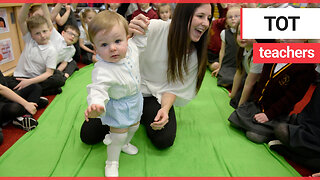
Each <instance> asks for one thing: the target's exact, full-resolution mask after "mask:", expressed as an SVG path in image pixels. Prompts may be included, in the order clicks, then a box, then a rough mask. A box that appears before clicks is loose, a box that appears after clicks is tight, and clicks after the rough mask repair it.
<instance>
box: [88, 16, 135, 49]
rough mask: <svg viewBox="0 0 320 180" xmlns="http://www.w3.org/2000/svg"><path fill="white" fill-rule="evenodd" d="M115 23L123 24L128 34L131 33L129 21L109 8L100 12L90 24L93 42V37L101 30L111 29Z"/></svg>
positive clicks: (90, 35)
mask: <svg viewBox="0 0 320 180" xmlns="http://www.w3.org/2000/svg"><path fill="white" fill-rule="evenodd" d="M115 24H119V25H123V28H124V29H125V31H126V35H128V34H129V32H128V29H129V27H128V22H127V20H126V19H125V18H124V17H122V16H121V15H120V14H118V13H116V12H111V11H108V10H105V11H102V12H100V13H98V14H97V15H96V16H95V17H94V18H93V19H92V20H91V21H90V23H89V24H88V32H89V37H90V41H91V42H92V43H93V39H94V38H95V36H96V34H97V33H98V32H99V31H102V30H105V31H107V32H108V31H111V29H112V28H113V27H114V25H115Z"/></svg>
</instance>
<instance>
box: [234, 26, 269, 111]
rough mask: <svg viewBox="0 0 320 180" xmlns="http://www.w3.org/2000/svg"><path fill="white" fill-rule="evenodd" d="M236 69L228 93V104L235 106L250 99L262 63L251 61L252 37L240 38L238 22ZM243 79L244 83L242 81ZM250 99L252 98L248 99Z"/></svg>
mask: <svg viewBox="0 0 320 180" xmlns="http://www.w3.org/2000/svg"><path fill="white" fill-rule="evenodd" d="M236 32H237V36H236V39H237V44H238V45H239V50H238V54H237V70H236V74H235V75H234V78H233V84H232V90H231V93H230V94H229V96H230V98H231V100H230V105H231V106H232V107H233V108H237V107H238V106H240V105H241V104H243V103H244V102H246V101H247V100H248V99H250V97H251V94H252V92H253V91H254V86H255V84H256V83H257V81H258V80H259V78H260V74H261V71H262V67H263V64H261V63H253V62H252V57H253V43H254V42H255V40H253V39H241V37H240V24H239V25H238V26H237V31H236ZM243 81H244V83H243ZM250 100H252V98H251V99H250Z"/></svg>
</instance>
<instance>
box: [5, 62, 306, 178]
mask: <svg viewBox="0 0 320 180" xmlns="http://www.w3.org/2000/svg"><path fill="white" fill-rule="evenodd" d="M92 69H93V65H89V66H86V67H84V68H82V69H81V70H79V71H78V72H76V73H75V74H74V75H73V76H72V77H70V78H69V79H68V80H67V82H66V84H65V86H64V87H63V93H61V94H59V95H57V96H56V97H55V98H54V100H53V101H52V102H51V104H50V105H49V106H48V107H47V109H46V110H45V112H44V113H43V114H42V115H41V117H40V118H39V119H38V121H39V125H38V127H37V128H36V129H34V130H33V131H30V132H28V133H26V134H25V135H24V136H23V137H22V138H20V139H19V140H18V141H17V142H16V143H15V144H14V145H13V146H12V147H11V148H10V149H9V150H8V151H6V152H5V153H4V154H3V155H2V156H1V157H0V176H2V177H10V176H17V177H22V176H23V177H30V176H34V177H39V176H40V177H61V176H63V177H79V176H80V177H103V176H104V167H105V161H106V158H107V153H106V146H105V145H104V144H103V143H102V142H101V143H98V144H96V145H87V144H84V143H82V141H81V139H80V129H81V125H82V123H83V121H84V111H85V109H86V108H87V101H86V97H87V91H86V85H87V84H89V83H90V82H91V71H92ZM216 84H217V82H216V78H212V77H211V75H210V72H209V71H208V72H206V75H205V78H204V81H203V85H202V87H201V89H200V91H199V93H198V95H197V97H196V98H195V99H194V100H192V101H191V102H190V103H189V104H188V105H187V106H184V107H175V112H176V117H177V136H176V140H175V143H174V145H173V146H172V147H170V148H168V149H165V150H158V149H156V148H155V147H154V146H153V145H152V144H151V142H150V140H149V139H148V138H147V136H146V132H145V127H144V126H140V128H139V130H138V131H137V133H136V134H135V136H134V138H133V139H132V141H131V142H132V144H134V145H136V146H137V147H138V148H139V153H138V154H137V155H133V156H132V155H127V154H124V153H121V155H120V167H119V175H120V176H122V177H155V176H160V177H217V176H218V177H229V176H233V177H240V176H241V177H243V176H246V177H247V176H254V177H262V176H266V177H289V176H300V174H299V173H298V172H296V171H295V170H294V169H293V168H292V167H291V166H290V165H289V164H288V163H287V162H286V160H285V159H284V158H283V157H282V156H280V155H278V154H277V153H276V152H273V151H271V150H270V149H269V148H268V146H267V145H266V144H255V143H253V142H251V141H249V140H247V139H246V137H245V136H244V133H243V132H242V131H240V130H237V129H234V128H232V127H230V126H229V122H228V120H227V119H228V116H229V115H230V113H231V112H232V111H233V109H232V107H230V106H229V97H228V91H227V90H225V89H224V88H221V87H218V86H217V85H216Z"/></svg>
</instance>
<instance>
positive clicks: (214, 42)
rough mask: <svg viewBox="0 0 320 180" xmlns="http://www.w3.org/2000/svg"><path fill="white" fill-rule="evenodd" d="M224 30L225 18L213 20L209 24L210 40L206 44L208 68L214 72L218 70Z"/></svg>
mask: <svg viewBox="0 0 320 180" xmlns="http://www.w3.org/2000/svg"><path fill="white" fill-rule="evenodd" d="M225 28H226V18H219V19H215V20H213V21H212V23H211V29H210V31H209V32H210V34H209V35H210V39H209V44H208V64H207V65H208V68H209V69H210V71H215V70H216V69H218V68H219V53H220V49H221V43H222V42H221V37H220V34H221V32H222V30H224V29H225Z"/></svg>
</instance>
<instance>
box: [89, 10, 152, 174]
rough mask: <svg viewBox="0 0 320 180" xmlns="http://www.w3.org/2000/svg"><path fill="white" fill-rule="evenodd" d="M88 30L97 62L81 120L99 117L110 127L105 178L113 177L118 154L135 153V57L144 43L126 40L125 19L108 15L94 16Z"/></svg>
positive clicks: (138, 109) (138, 104)
mask: <svg viewBox="0 0 320 180" xmlns="http://www.w3.org/2000/svg"><path fill="white" fill-rule="evenodd" d="M88 30H89V34H90V39H91V42H93V45H94V47H95V50H96V57H97V59H98V62H96V63H95V65H94V69H93V71H92V84H89V85H88V86H87V90H88V97H87V101H88V108H87V109H86V111H85V119H86V121H90V119H91V118H97V117H100V118H101V121H102V124H104V125H108V126H110V134H107V135H106V137H105V140H104V143H105V144H107V145H108V146H107V154H108V159H107V161H106V167H105V176H107V177H117V176H118V167H119V156H120V151H123V152H125V153H127V154H132V155H133V154H137V153H138V149H137V148H136V147H135V146H133V145H132V144H130V141H131V139H132V137H133V135H134V133H135V132H136V131H137V130H138V128H139V123H140V118H141V115H142V108H143V97H142V94H141V92H140V72H139V53H140V52H141V51H142V50H143V49H144V47H145V46H146V41H147V40H146V36H134V38H138V39H137V41H133V40H132V39H129V40H128V23H127V21H126V19H124V17H122V16H121V15H120V14H118V13H115V12H111V11H102V12H100V13H98V14H97V15H96V16H95V17H94V18H93V19H92V21H91V22H90V23H89V26H88ZM134 42H137V43H134Z"/></svg>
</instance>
